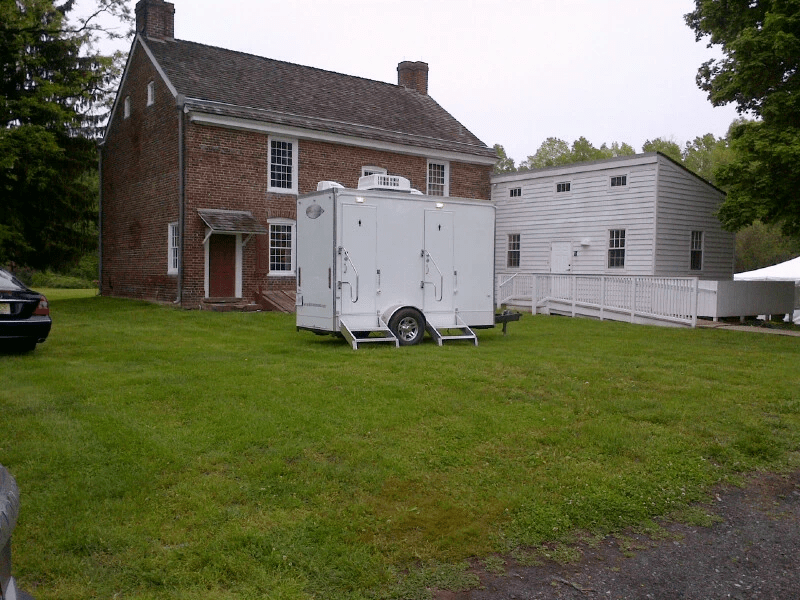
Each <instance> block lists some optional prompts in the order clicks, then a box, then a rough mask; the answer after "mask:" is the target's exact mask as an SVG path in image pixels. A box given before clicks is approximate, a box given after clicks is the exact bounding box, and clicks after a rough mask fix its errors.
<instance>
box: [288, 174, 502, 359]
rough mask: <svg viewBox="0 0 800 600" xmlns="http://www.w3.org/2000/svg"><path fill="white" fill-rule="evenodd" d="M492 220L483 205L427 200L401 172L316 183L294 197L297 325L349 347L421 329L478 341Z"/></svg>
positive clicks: (489, 276) (440, 337)
mask: <svg viewBox="0 0 800 600" xmlns="http://www.w3.org/2000/svg"><path fill="white" fill-rule="evenodd" d="M328 186H331V187H328ZM320 187H322V188H325V187H328V189H321V190H320ZM397 190H404V191H397ZM494 223H495V208H494V206H493V205H492V204H490V203H489V202H486V201H478V200H466V199H461V198H450V197H441V196H425V195H422V194H420V193H419V192H416V190H411V188H410V185H409V182H408V180H407V179H405V178H403V177H396V176H387V175H369V176H366V177H362V178H361V179H360V180H359V188H358V189H346V188H343V187H341V186H339V185H338V184H333V183H330V182H322V183H321V184H320V185H319V186H318V191H317V192H314V193H311V194H307V195H304V196H301V197H299V198H298V200H297V307H296V308H297V328H298V330H301V329H303V330H310V331H313V332H315V333H330V334H341V335H343V336H344V337H345V338H346V339H347V340H348V342H349V343H350V344H351V345H352V347H353V349H357V348H358V346H359V344H362V343H367V342H390V343H394V344H395V346H400V345H404V346H405V345H412V344H417V343H419V342H420V341H422V338H423V336H424V334H425V331H426V330H427V331H428V332H429V333H430V335H431V337H432V338H433V339H435V340H436V341H437V343H438V344H439V345H440V346H441V345H442V342H443V341H445V340H457V339H458V340H469V341H472V342H473V343H474V344H476V345H477V343H478V339H477V337H476V335H475V332H474V331H473V329H475V328H487V327H493V326H494Z"/></svg>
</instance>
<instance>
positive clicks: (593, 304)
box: [497, 273, 698, 327]
mask: <svg viewBox="0 0 800 600" xmlns="http://www.w3.org/2000/svg"><path fill="white" fill-rule="evenodd" d="M498 289H499V293H498V295H497V297H498V304H520V305H523V304H525V303H528V302H530V304H529V306H531V311H532V312H534V313H536V312H545V313H550V312H553V313H560V314H569V315H571V316H591V317H596V318H599V319H601V320H603V319H609V320H616V321H630V322H632V323H655V324H658V323H661V324H672V325H686V326H690V327H694V326H696V325H697V296H698V279H697V278H695V277H644V276H642V277H635V276H616V275H573V274H552V273H544V274H540V273H525V274H523V273H518V274H515V275H511V276H504V275H500V276H499V283H498Z"/></svg>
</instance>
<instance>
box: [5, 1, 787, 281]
mask: <svg viewBox="0 0 800 600" xmlns="http://www.w3.org/2000/svg"><path fill="white" fill-rule="evenodd" d="M75 4H76V3H75V0H60V1H56V0H0V69H1V70H2V83H1V85H2V88H0V265H4V264H9V263H16V264H18V265H26V266H30V267H34V268H45V267H54V268H59V267H62V266H64V265H66V264H69V263H70V262H74V261H75V260H77V258H78V257H80V256H81V255H84V254H86V253H87V252H88V253H91V252H95V251H96V247H97V147H96V144H97V141H98V138H99V136H100V135H101V132H102V127H103V125H104V123H105V120H106V118H107V115H108V111H109V107H110V104H111V102H112V101H113V97H114V93H115V90H116V86H117V82H118V77H119V74H120V71H121V66H122V64H123V61H124V58H125V57H124V56H123V55H122V54H113V55H104V54H103V53H102V52H100V51H99V50H98V42H99V40H101V39H102V38H104V37H110V38H113V37H124V36H129V35H131V34H132V32H131V31H130V27H129V25H130V23H131V21H132V18H131V14H130V9H129V8H128V6H127V4H128V2H127V1H126V0H93V1H92V2H90V3H89V5H90V6H92V7H93V8H92V12H90V14H88V16H85V17H82V18H74V17H73V18H71V19H70V18H68V17H69V16H70V13H72V12H73V11H74V9H75ZM104 15H110V16H111V17H112V19H113V20H115V22H116V23H118V24H119V25H120V27H119V28H118V29H116V30H115V29H109V28H107V27H104V26H102V25H100V24H99V21H98V19H99V17H102V16H104ZM685 21H686V24H687V26H688V27H689V28H691V29H692V30H693V31H694V33H695V36H696V40H697V41H698V42H705V43H706V44H707V45H708V46H709V47H718V48H719V49H720V50H721V53H722V57H721V58H718V59H712V60H709V61H707V62H706V63H704V64H702V65H700V66H699V68H698V73H697V85H698V86H699V87H700V88H701V89H702V90H704V91H705V92H707V94H708V99H709V101H710V102H711V103H712V104H713V105H715V106H720V105H724V104H734V105H735V106H736V108H737V111H738V112H739V114H740V115H741V117H742V118H741V119H739V120H737V121H736V122H734V123H733V124H732V126H731V128H730V130H729V132H728V134H727V135H726V136H725V137H724V138H716V137H715V136H713V135H711V134H706V135H703V136H699V137H697V138H695V139H694V140H692V141H691V142H688V143H687V144H686V145H684V146H683V147H681V146H679V145H678V144H677V142H674V141H672V140H667V139H663V138H656V139H654V140H648V141H647V142H646V143H645V144H644V146H643V148H642V150H643V151H645V152H647V151H652V150H657V151H660V152H663V153H664V154H666V155H667V156H670V157H671V158H673V159H675V160H677V161H678V162H681V163H682V164H684V165H685V166H686V167H687V168H689V169H691V170H692V171H694V172H696V173H697V174H699V175H700V176H701V177H704V178H705V179H707V180H709V181H711V182H712V183H714V184H715V185H717V186H718V187H720V188H722V189H723V190H725V191H726V192H727V197H726V200H725V202H724V203H723V205H722V206H721V207H720V210H719V218H720V221H721V222H722V224H723V226H724V227H725V228H726V229H728V230H730V231H741V230H743V229H744V228H746V227H753V226H754V224H755V225H757V226H761V225H763V226H765V227H767V228H769V229H770V231H773V230H774V231H778V230H779V231H780V232H781V233H782V234H783V236H784V238H782V239H788V240H790V244H791V243H793V242H791V240H794V241H798V240H800V168H798V165H800V0H749V1H727V2H720V1H719V0H695V3H694V10H693V11H692V12H691V13H689V14H687V15H685ZM496 149H497V150H498V155H499V157H500V160H499V162H498V165H497V172H500V173H503V172H509V171H512V170H516V169H533V168H540V167H544V166H551V165H555V164H565V163H566V162H578V161H584V160H595V159H598V158H608V157H613V156H625V155H627V154H632V153H634V150H633V148H632V147H631V146H630V145H629V144H626V143H618V142H613V143H611V144H610V145H608V144H602V145H601V146H600V147H599V148H597V147H595V146H593V145H592V144H591V143H590V142H589V141H588V140H587V139H586V138H583V137H581V138H579V139H578V140H575V141H574V142H572V144H568V143H567V142H565V141H564V140H560V139H558V138H548V139H547V140H545V141H544V142H543V143H542V145H541V146H540V147H539V149H538V150H537V151H536V153H534V154H533V155H531V156H528V157H527V158H526V159H525V160H524V161H522V162H521V163H520V165H519V166H518V167H515V166H514V161H513V160H512V159H510V158H509V157H507V156H506V155H505V152H504V150H503V148H502V146H496ZM562 161H563V162H562Z"/></svg>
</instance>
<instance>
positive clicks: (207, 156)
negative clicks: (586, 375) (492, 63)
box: [100, 0, 497, 308]
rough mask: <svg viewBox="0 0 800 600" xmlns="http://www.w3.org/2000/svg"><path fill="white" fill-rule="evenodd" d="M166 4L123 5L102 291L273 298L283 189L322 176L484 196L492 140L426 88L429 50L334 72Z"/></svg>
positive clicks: (276, 303)
mask: <svg viewBox="0 0 800 600" xmlns="http://www.w3.org/2000/svg"><path fill="white" fill-rule="evenodd" d="M174 13H175V10H174V7H173V5H172V4H171V3H169V2H165V1H164V0H139V2H138V3H137V5H136V38H135V40H134V42H133V45H132V47H131V51H130V54H129V56H128V62H127V65H126V67H125V71H124V74H123V77H122V81H121V84H120V88H119V91H118V93H117V98H116V101H115V104H114V107H113V110H112V114H111V118H110V120H109V123H108V127H107V130H106V135H105V138H104V140H103V143H102V145H101V152H100V154H101V158H100V177H101V180H100V181H101V184H100V189H101V192H100V231H101V236H100V256H101V262H100V264H101V272H100V289H101V293H102V294H103V295H108V296H117V297H127V298H140V299H146V300H152V301H159V302H174V303H176V304H180V305H181V306H183V307H185V308H204V307H216V306H217V305H219V304H220V303H239V304H248V303H253V302H256V303H257V304H260V305H262V306H264V307H266V308H279V307H281V306H284V307H285V306H286V304H287V303H286V299H287V298H290V297H291V296H292V294H293V292H294V289H295V278H294V224H295V212H296V199H297V195H298V194H303V193H307V192H311V191H314V190H315V189H316V185H317V182H319V181H322V180H333V181H337V182H339V183H341V184H343V185H345V186H347V187H356V186H357V184H358V178H359V177H360V176H361V175H364V174H369V173H374V172H382V173H388V174H395V175H402V176H404V177H408V178H409V179H410V180H411V183H412V186H413V187H416V188H418V189H420V190H422V191H424V192H427V193H428V194H438V195H444V196H450V195H452V196H460V197H467V198H478V199H485V200H487V201H488V200H489V197H490V175H491V170H492V166H493V165H494V162H495V160H496V158H497V157H496V155H495V152H494V150H493V149H491V148H489V147H487V146H486V144H484V143H483V142H481V141H480V140H479V139H478V138H477V137H475V136H474V135H473V134H472V133H470V132H469V131H468V130H467V129H466V128H465V127H464V126H463V125H461V124H460V123H459V122H458V121H456V120H455V119H454V118H453V117H452V116H451V115H450V114H449V113H447V111H445V110H444V109H443V108H442V107H440V106H439V105H438V104H437V103H436V102H435V101H434V100H433V99H432V98H431V97H430V96H428V94H427V87H428V66H427V64H425V63H422V62H402V63H400V65H399V66H398V68H397V70H398V84H397V85H394V84H388V83H384V82H379V81H372V80H368V79H362V78H359V77H353V76H349V75H342V74H339V73H334V72H329V71H323V70H320V69H315V68H312V67H306V66H301V65H295V64H290V63H286V62H281V61H276V60H271V59H267V58H262V57H259V56H253V55H250V54H244V53H241V52H234V51H231V50H226V49H222V48H215V47H210V46H205V45H202V44H197V43H194V42H187V41H181V40H176V39H174V37H173V32H174ZM289 306H291V303H289Z"/></svg>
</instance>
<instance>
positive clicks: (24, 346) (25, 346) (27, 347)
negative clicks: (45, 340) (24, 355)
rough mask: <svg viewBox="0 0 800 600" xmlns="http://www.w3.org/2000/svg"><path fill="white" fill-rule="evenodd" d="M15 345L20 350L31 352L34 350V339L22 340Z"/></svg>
mask: <svg viewBox="0 0 800 600" xmlns="http://www.w3.org/2000/svg"><path fill="white" fill-rule="evenodd" d="M17 347H18V348H19V351H20V352H33V351H34V350H36V340H22V342H20V344H19V346H17Z"/></svg>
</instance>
